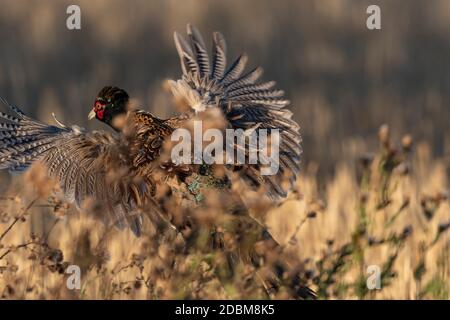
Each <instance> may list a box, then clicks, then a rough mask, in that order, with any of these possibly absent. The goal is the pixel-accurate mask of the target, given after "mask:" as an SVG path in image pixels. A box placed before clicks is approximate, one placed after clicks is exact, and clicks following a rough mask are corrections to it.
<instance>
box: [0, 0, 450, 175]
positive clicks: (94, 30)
mask: <svg viewBox="0 0 450 320" xmlns="http://www.w3.org/2000/svg"><path fill="white" fill-rule="evenodd" d="M70 4H77V5H79V6H80V7H81V26H82V29H81V30H74V31H71V30H68V29H67V28H66V19H67V17H68V14H66V9H67V7H68V6H69V5H70ZM370 4H377V5H379V6H380V7H381V15H382V30H378V31H370V30H368V29H367V28H366V19H367V17H368V15H367V13H366V9H367V7H368V6H369V5H370ZM0 5H1V8H2V10H1V11H0V42H1V49H0V95H1V96H3V97H5V98H7V99H8V101H10V102H11V103H14V104H17V105H19V106H22V108H23V109H24V110H25V111H26V112H28V113H30V114H31V115H33V116H35V117H38V118H39V119H41V120H46V121H52V119H51V112H55V113H56V115H57V117H58V118H59V119H60V120H62V121H65V122H68V123H73V124H79V125H83V126H86V127H88V128H89V129H100V128H101V129H106V127H105V126H103V125H102V124H100V123H98V122H92V123H88V122H87V113H88V112H89V109H90V108H91V105H92V102H93V100H94V97H95V95H96V94H97V92H98V91H99V90H100V88H102V87H103V86H104V85H110V84H111V85H117V86H120V87H123V88H125V89H126V90H128V91H129V93H130V95H132V97H133V98H134V99H135V100H134V102H135V103H136V104H137V105H140V106H142V107H144V108H145V109H147V110H150V111H152V112H154V113H156V114H157V115H159V116H161V117H165V116H168V115H170V114H171V113H172V112H173V106H172V104H171V102H172V101H171V100H170V94H169V93H167V92H165V91H164V90H163V88H162V82H163V80H164V79H167V78H178V77H179V75H180V72H181V71H180V66H179V60H178V57H177V55H176V50H175V47H174V44H173V31H174V30H178V31H181V32H183V33H184V31H185V25H186V23H188V22H191V23H193V24H195V25H196V26H197V27H198V28H199V29H200V30H201V31H202V33H203V36H204V38H205V40H207V41H208V44H209V43H210V34H211V32H213V31H215V30H219V31H221V32H222V33H223V34H224V35H225V37H226V39H227V42H228V48H229V58H230V59H231V58H232V57H236V56H237V55H238V54H240V53H241V52H243V51H245V52H247V53H248V54H249V57H250V60H249V66H250V67H251V66H257V65H261V66H263V67H264V69H265V79H267V80H276V81H277V82H278V87H279V88H282V89H284V90H285V91H286V93H287V96H288V98H289V99H290V100H291V101H292V103H293V106H292V108H293V111H294V117H295V119H296V120H297V121H298V122H299V123H300V124H301V126H302V134H303V139H304V150H305V151H304V160H303V164H304V166H305V167H308V166H309V165H310V164H311V163H316V164H320V165H319V166H318V173H319V176H320V177H326V176H328V175H330V174H333V170H334V168H335V166H336V163H339V162H340V161H352V160H353V159H354V158H355V155H360V154H362V153H364V152H366V151H367V150H370V149H372V148H373V146H374V145H376V131H377V128H378V127H379V126H380V125H381V124H383V123H386V124H389V125H390V128H391V130H392V133H393V135H394V137H395V136H397V137H398V136H401V135H402V134H405V133H411V134H412V136H413V138H414V139H415V141H420V140H426V141H428V142H429V143H430V144H431V146H432V149H433V152H434V154H435V155H436V156H438V157H442V156H444V157H445V156H446V157H448V156H449V153H450V130H449V129H448V119H450V104H449V94H450V91H449V90H448V88H449V87H450V77H449V76H448V74H449V73H450V63H448V60H449V56H450V33H449V32H448V30H449V28H450V2H449V1H448V0H430V1H421V0H396V1H392V0H390V1H377V0H370V1H360V0H318V1H317V0H316V1H312V0H302V1H300V0H283V1H277V2H276V4H275V2H274V1H271V0H246V1H241V0H239V1H238V0H227V1H199V0H185V1H178V0H152V1H148V0H133V1H126V0H96V1H80V0H76V1H73V0H71V1H55V0H42V1H25V0H1V1H0ZM316 167H317V166H316ZM4 177H6V176H4Z"/></svg>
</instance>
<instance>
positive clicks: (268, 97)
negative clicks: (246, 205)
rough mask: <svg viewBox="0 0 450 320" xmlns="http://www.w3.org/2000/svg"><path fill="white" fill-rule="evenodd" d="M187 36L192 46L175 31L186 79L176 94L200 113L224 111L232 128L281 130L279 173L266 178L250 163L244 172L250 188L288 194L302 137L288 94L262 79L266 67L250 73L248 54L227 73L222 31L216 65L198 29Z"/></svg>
mask: <svg viewBox="0 0 450 320" xmlns="http://www.w3.org/2000/svg"><path fill="white" fill-rule="evenodd" d="M187 34H188V36H189V39H190V42H189V43H188V42H186V41H185V40H184V38H183V37H182V36H180V35H179V34H177V33H175V45H176V47H177V50H178V53H179V55H180V59H181V66H182V70H183V77H182V79H180V80H178V81H176V82H171V83H172V86H171V87H172V92H173V93H174V94H175V95H176V96H177V98H180V97H181V98H184V99H183V100H185V101H186V102H187V103H188V104H189V106H190V107H191V108H192V109H193V110H194V111H195V112H196V113H198V112H203V111H205V110H207V109H208V108H211V107H219V108H220V109H221V110H222V112H223V114H224V116H225V118H226V120H227V121H228V124H229V127H231V128H234V129H243V130H244V131H248V130H250V129H252V128H260V129H268V130H269V131H270V130H272V129H279V130H280V138H281V142H280V146H279V147H280V150H279V151H280V159H279V167H280V170H279V173H278V174H276V175H274V176H272V177H267V176H262V175H261V167H260V166H259V165H248V166H247V167H246V168H245V170H238V171H239V173H240V174H241V177H242V178H243V179H244V180H245V181H246V182H247V183H248V184H249V185H251V186H253V187H255V188H257V187H260V186H261V185H264V186H265V187H266V189H267V193H268V194H269V196H270V197H271V198H273V199H276V198H277V197H284V196H286V190H285V188H284V187H282V185H284V184H283V183H282V182H283V178H284V176H285V174H286V173H292V175H291V176H290V177H289V179H288V180H289V181H290V182H291V183H292V182H293V181H294V180H295V176H296V175H297V174H298V173H299V170H300V154H301V146H300V143H301V137H300V134H299V126H298V124H297V123H296V122H295V121H294V120H292V119H291V117H292V112H291V111H290V110H288V109H287V108H286V107H287V106H289V104H290V101H289V100H287V99H285V97H284V95H285V93H284V91H283V90H279V89H276V88H275V82H274V81H266V82H263V81H260V79H261V76H262V74H263V69H262V68H261V67H256V68H253V69H251V70H250V71H247V72H246V71H245V68H246V65H247V61H248V57H247V55H246V54H242V55H241V56H239V57H238V58H237V59H236V60H235V61H234V63H232V65H231V66H230V67H229V68H228V69H227V57H226V53H227V47H226V42H225V38H224V37H223V36H222V34H220V33H219V32H214V33H213V37H212V38H213V43H212V60H211V64H210V63H209V58H208V54H207V52H206V49H205V48H206V47H205V43H204V41H203V38H202V36H201V35H200V33H199V32H198V30H197V29H196V28H195V27H193V26H192V25H190V24H189V25H188V26H187ZM208 68H209V69H210V70H209V69H208ZM207 70H209V74H208V73H207Z"/></svg>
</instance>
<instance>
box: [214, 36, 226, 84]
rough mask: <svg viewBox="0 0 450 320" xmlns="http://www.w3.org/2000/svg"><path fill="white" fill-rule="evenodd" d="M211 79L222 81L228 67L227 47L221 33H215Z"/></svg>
mask: <svg viewBox="0 0 450 320" xmlns="http://www.w3.org/2000/svg"><path fill="white" fill-rule="evenodd" d="M212 65H213V67H212V72H211V77H212V78H213V79H221V78H222V77H223V74H224V72H225V68H226V67H227V45H226V42H225V38H224V36H223V35H222V34H221V33H220V32H214V33H213V63H212Z"/></svg>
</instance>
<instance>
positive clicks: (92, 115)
mask: <svg viewBox="0 0 450 320" xmlns="http://www.w3.org/2000/svg"><path fill="white" fill-rule="evenodd" d="M94 118H95V111H94V109H92V110H91V112H89V115H88V119H89V120H92V119H94Z"/></svg>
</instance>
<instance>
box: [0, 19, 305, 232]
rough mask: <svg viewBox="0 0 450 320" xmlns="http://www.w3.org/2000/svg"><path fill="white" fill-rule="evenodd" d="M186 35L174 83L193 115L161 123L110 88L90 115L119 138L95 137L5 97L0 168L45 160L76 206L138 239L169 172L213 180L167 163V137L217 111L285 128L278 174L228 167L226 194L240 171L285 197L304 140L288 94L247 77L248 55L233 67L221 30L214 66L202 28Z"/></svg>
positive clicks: (241, 123)
mask: <svg viewBox="0 0 450 320" xmlns="http://www.w3.org/2000/svg"><path fill="white" fill-rule="evenodd" d="M187 34H188V40H186V39H185V38H184V37H183V36H181V35H180V34H178V33H176V32H175V34H174V39H175V45H176V49H177V51H178V54H179V56H180V59H181V67H182V72H183V74H182V76H181V79H179V80H177V81H169V87H170V89H171V91H172V92H173V94H174V96H175V98H176V99H177V100H182V101H183V102H184V103H185V104H186V105H187V106H188V107H189V110H187V111H186V112H184V113H183V114H182V115H180V116H177V117H174V118H170V119H160V118H158V117H156V116H154V115H153V114H151V113H149V112H146V111H143V110H131V109H130V107H129V96H128V94H127V93H126V92H125V91H124V90H123V89H120V88H117V87H112V86H108V87H105V88H103V89H102V90H101V91H100V92H99V93H98V96H97V97H96V99H95V101H94V105H93V108H92V110H91V112H90V113H89V119H93V118H96V119H97V120H99V121H101V122H103V123H105V124H107V125H109V126H110V127H112V128H113V129H114V132H106V131H93V132H87V131H86V130H85V129H83V128H81V127H78V126H75V125H73V126H66V125H63V124H62V123H60V122H58V125H57V126H53V125H49V124H46V123H43V122H40V121H37V120H34V119H32V118H30V117H28V116H27V115H25V114H24V113H23V112H22V111H21V110H20V109H19V108H18V107H16V106H13V105H10V104H8V103H6V101H4V103H5V104H7V105H8V106H9V108H10V109H11V110H12V111H13V112H14V113H15V115H14V116H12V115H8V114H5V113H0V118H1V119H2V121H1V122H0V169H8V170H9V171H11V172H20V171H23V170H25V169H27V168H28V167H29V166H30V165H31V164H32V163H33V162H35V161H37V160H39V161H41V162H42V163H43V164H44V165H45V167H46V169H47V171H48V175H49V176H51V177H53V178H56V179H57V180H58V181H59V183H60V186H61V189H62V191H63V192H64V195H65V197H66V199H67V200H68V201H71V202H75V203H76V204H77V206H79V207H82V206H83V203H84V202H85V201H86V200H88V199H93V200H94V201H95V202H96V203H97V204H98V205H99V206H101V208H102V209H103V211H104V212H106V213H107V214H106V215H105V216H106V217H107V219H108V220H109V221H112V222H113V223H114V224H115V225H116V226H118V227H120V228H124V227H129V228H130V229H131V230H132V231H133V232H134V233H135V234H136V235H140V234H141V228H142V214H141V211H140V208H142V206H144V205H146V206H154V207H157V206H160V203H159V202H158V201H157V200H156V198H155V196H156V194H157V189H158V183H159V181H160V177H161V176H175V177H177V178H178V179H180V180H183V181H184V180H185V179H186V178H188V177H191V178H192V177H193V176H195V177H198V176H205V175H208V174H207V173H205V172H208V168H207V169H206V171H205V166H201V165H200V166H198V165H197V166H194V165H181V164H174V163H172V162H171V161H170V159H169V158H164V159H163V158H162V156H161V155H162V153H163V152H164V144H165V141H167V140H168V138H169V137H170V136H171V134H172V133H173V132H174V130H175V129H177V128H183V127H187V126H188V123H189V121H191V119H192V118H194V117H197V116H199V115H200V116H201V115H202V114H204V113H206V112H208V110H216V111H220V113H221V116H222V117H223V119H225V127H226V128H232V129H242V130H244V131H245V132H248V131H253V130H256V131H257V130H258V129H267V130H268V131H269V134H270V132H271V130H274V129H278V130H279V132H280V146H279V171H278V173H276V174H274V175H262V174H261V168H262V165H261V164H260V163H257V164H245V165H242V164H240V165H227V166H225V165H223V166H224V168H226V175H225V176H224V177H222V178H221V179H218V180H220V181H219V183H218V185H220V188H229V187H230V179H228V176H229V174H231V173H232V174H235V175H236V174H237V175H238V176H239V177H241V178H242V180H243V181H244V182H245V183H246V184H247V185H248V186H250V187H251V188H254V189H258V188H262V189H264V192H266V194H267V195H268V196H269V197H270V198H271V199H274V200H277V199H279V198H281V197H285V196H286V194H287V191H288V190H289V188H290V185H291V184H292V183H293V181H294V180H295V177H296V175H297V174H298V172H299V163H300V154H301V147H300V142H301V138H300V135H299V126H298V124H297V123H296V122H295V121H293V120H292V119H291V115H292V113H291V112H290V111H289V110H287V109H286V108H285V107H287V106H288V104H289V101H288V100H286V99H285V98H284V93H283V91H281V90H276V89H273V87H274V85H275V83H274V82H273V81H270V82H261V81H259V78H260V77H261V75H262V69H261V68H255V69H252V70H250V71H245V66H246V63H247V56H246V55H245V54H244V55H241V56H240V57H239V58H238V59H237V60H236V61H234V62H233V63H232V64H231V66H230V67H229V68H226V65H227V57H226V51H227V49H226V44H225V40H224V37H223V36H222V35H221V34H220V33H218V32H215V33H213V48H212V60H211V61H210V57H209V56H208V53H207V50H206V46H205V43H204V41H203V39H202V37H201V35H200V33H199V32H198V31H197V29H195V28H194V27H193V26H191V25H188V26H187ZM286 180H287V181H288V182H289V183H286ZM190 190H191V191H192V192H194V193H195V190H192V188H191V189H190ZM160 209H161V208H159V209H158V210H160ZM162 210H163V208H162Z"/></svg>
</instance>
